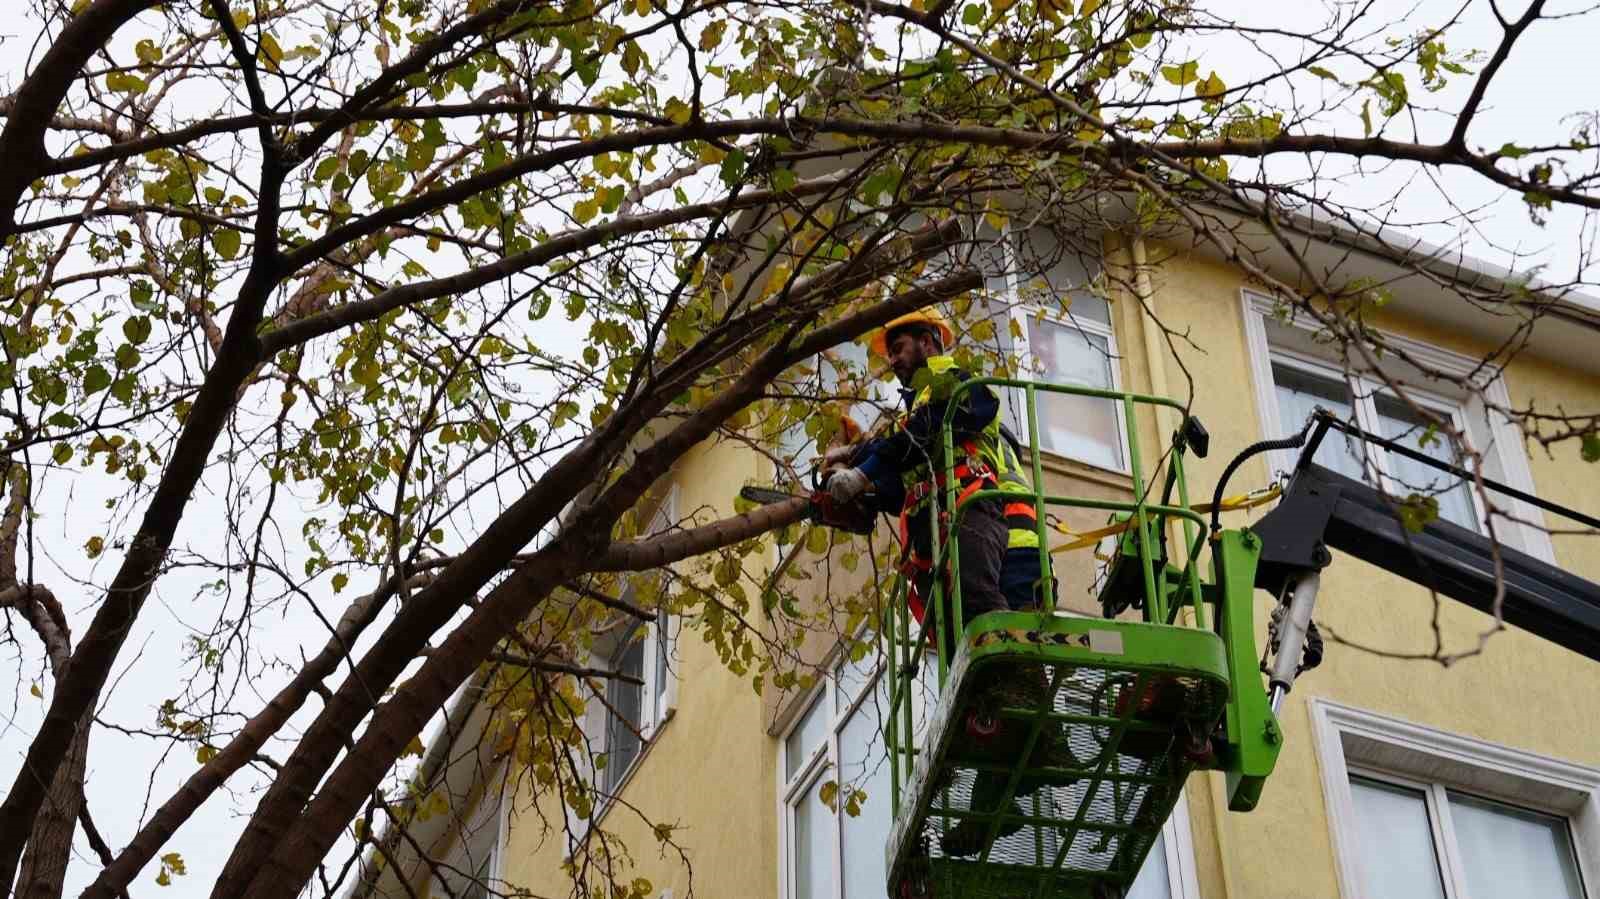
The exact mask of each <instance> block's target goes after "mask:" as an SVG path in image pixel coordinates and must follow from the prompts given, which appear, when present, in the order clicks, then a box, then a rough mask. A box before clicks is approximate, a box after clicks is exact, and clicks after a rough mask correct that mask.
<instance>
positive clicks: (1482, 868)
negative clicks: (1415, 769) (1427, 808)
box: [1449, 792, 1583, 899]
mask: <svg viewBox="0 0 1600 899" xmlns="http://www.w3.org/2000/svg"><path fill="white" fill-rule="evenodd" d="M1449 796H1450V820H1451V822H1452V823H1453V824H1454V825H1455V835H1456V844H1457V845H1458V846H1459V847H1460V848H1461V866H1462V867H1463V868H1464V869H1465V870H1466V877H1467V889H1468V891H1470V892H1471V893H1472V895H1473V896H1474V897H1477V896H1540V897H1544V899H1569V897H1570V899H1583V886H1582V884H1581V882H1580V881H1579V879H1578V865H1577V862H1576V860H1575V859H1574V858H1573V855H1572V838H1571V837H1570V836H1569V835H1568V833H1567V822H1566V821H1564V820H1562V819H1560V818H1557V817H1554V816H1551V815H1541V814H1539V813H1537V812H1530V811H1527V810H1525V809H1519V808H1515V807H1513V806H1509V805H1503V804H1501V803H1498V802H1492V801H1490V800H1488V799H1479V798H1478V797H1476V796H1467V795H1464V794H1461V793H1455V792H1452V793H1450V794H1449Z"/></svg>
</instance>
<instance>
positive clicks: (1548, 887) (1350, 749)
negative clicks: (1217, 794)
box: [1312, 699, 1600, 899]
mask: <svg viewBox="0 0 1600 899" xmlns="http://www.w3.org/2000/svg"><path fill="white" fill-rule="evenodd" d="M1312 720H1313V722H1314V723H1315V725H1316V748H1317V753H1318V755H1319V756H1320V757H1321V761H1322V769H1323V771H1322V776H1323V790H1324V793H1325V794H1326V797H1327V799H1328V808H1329V816H1330V823H1331V824H1332V825H1333V832H1334V837H1335V840H1334V845H1335V851H1336V855H1337V861H1338V868H1339V875H1340V880H1341V883H1342V886H1343V890H1342V892H1343V894H1344V896H1346V897H1361V899H1390V897H1405V899H1411V897H1419V899H1429V897H1433V899H1466V897H1475V899H1486V897H1487V899H1493V897H1499V896H1539V897H1549V899H1586V897H1592V896H1593V895H1594V894H1593V893H1592V886H1586V884H1592V883H1593V876H1594V873H1595V869H1594V867H1593V866H1594V864H1595V862H1596V861H1597V860H1600V859H1597V858H1596V855H1597V854H1600V821H1597V819H1600V771H1596V770H1594V769H1590V768H1583V767H1580V766H1577V765H1572V764H1569V763H1567V762H1562V761H1559V760H1556V759H1549V758H1545V757H1542V756H1536V755H1533V754H1531V753H1520V752H1517V751H1515V750H1512V749H1508V748H1506V747H1502V746H1497V745H1495V744H1492V743H1487V742H1484V741H1480V740H1475V739H1472V738H1469V737H1463V736H1459V735H1456V734H1448V733H1443V732H1440V731H1436V730H1433V729H1431V728H1426V727H1421V726H1419V725H1414V724H1410V723H1407V722H1403V721H1398V720H1396V719H1392V718H1388V717H1386V716H1381V715H1377V714H1374V713H1371V712H1365V711H1362V710H1359V709H1352V708H1348V707H1346V706H1341V705H1338V704H1336V703H1331V702H1328V701H1326V700H1321V699H1317V700H1313V701H1312ZM1586 855H1587V858H1586V857H1585V856H1586ZM1586 875H1587V878H1588V879H1587V880H1586Z"/></svg>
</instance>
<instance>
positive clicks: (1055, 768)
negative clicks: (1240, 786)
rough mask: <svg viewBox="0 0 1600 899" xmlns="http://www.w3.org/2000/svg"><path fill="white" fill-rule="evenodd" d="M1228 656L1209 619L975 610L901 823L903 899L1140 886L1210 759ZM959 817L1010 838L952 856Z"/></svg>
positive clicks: (894, 863) (893, 855) (895, 855)
mask: <svg viewBox="0 0 1600 899" xmlns="http://www.w3.org/2000/svg"><path fill="white" fill-rule="evenodd" d="M1227 664H1228V663H1227V653H1226V650H1225V648H1224V646H1223V643H1222V639H1221V638H1220V637H1218V636H1217V635H1216V634H1213V633H1211V632H1210V631H1204V630H1199V629H1196V628H1188V627H1168V626H1164V625H1151V624H1140V623H1134V622H1122V621H1104V620H1097V619H1092V618H1068V617H1061V616H1054V615H1051V616H1041V615H1038V614H1032V613H995V614H989V615H984V616H982V617H981V618H978V619H977V620H976V621H974V622H973V623H972V625H971V626H970V627H969V628H968V629H967V633H966V634H964V635H963V639H962V643H961V646H960V649H959V651H958V652H957V655H956V659H955V662H954V665H953V666H952V667H951V669H950V676H949V679H948V687H947V688H946V689H945V690H944V691H942V696H941V698H940V702H939V705H938V708H937V709H936V710H935V711H934V713H933V715H932V717H931V719H930V721H931V722H932V724H931V727H932V729H931V730H930V732H929V733H928V735H927V739H926V740H925V741H924V742H923V747H924V749H926V750H931V751H925V752H923V753H920V754H919V756H918V761H917V764H916V766H915V767H914V768H913V770H912V771H911V774H910V778H909V780H908V783H907V786H906V790H905V792H904V794H903V796H902V799H901V806H900V808H899V809H898V810H897V811H898V814H897V815H896V816H895V820H896V826H895V829H894V830H893V831H892V832H891V835H890V839H889V846H888V856H889V857H888V869H889V872H890V875H889V881H890V884H891V892H890V896H891V897H893V899H916V897H929V896H937V897H957V896H959V897H963V899H1013V897H1018V899H1020V897H1047V896H1057V895H1063V894H1068V893H1074V892H1077V893H1081V894H1083V895H1093V893H1092V892H1089V889H1088V888H1091V887H1093V886H1095V885H1107V886H1110V885H1115V886H1124V887H1125V886H1126V885H1128V884H1130V883H1132V882H1133V879H1134V877H1136V876H1137V875H1138V873H1139V868H1140V866H1141V865H1142V864H1143V862H1144V858H1145V855H1146V854H1147V853H1148V852H1149V851H1150V847H1151V846H1152V845H1153V844H1154V843H1155V840H1156V838H1157V837H1158V835H1159V834H1160V831H1161V827H1162V824H1163V823H1164V822H1165V821H1166V820H1167V817H1168V815H1169V814H1170V813H1171V811H1172V806H1173V804H1174V803H1176V802H1177V800H1178V794H1179V791H1180V790H1181V789H1182V786H1183V783H1184V780H1185V779H1186V778H1187V777H1188V775H1189V772H1190V771H1191V770H1193V768H1194V767H1195V766H1196V764H1197V763H1200V762H1202V761H1203V760H1204V759H1205V757H1206V754H1207V751H1208V749H1209V745H1210V744H1209V741H1208V737H1209V736H1210V734H1211V733H1212V732H1213V730H1214V729H1215V727H1216V725H1217V721H1218V719H1219V717H1220V716H1221V714H1222V710H1223V706H1224V703H1225V702H1226V701H1227V695H1228V674H1227V670H1228V669H1227ZM975 797H976V798H975ZM962 821H969V822H975V823H977V824H979V825H981V826H982V827H983V828H984V830H985V831H987V834H989V835H993V836H995V837H998V838H997V839H992V842H991V840H990V838H989V837H986V838H985V839H983V840H981V841H979V843H978V844H977V847H975V848H979V851H978V852H976V853H971V854H968V855H966V856H964V857H957V856H952V855H949V854H946V853H945V851H944V850H943V848H942V844H943V842H944V838H945V835H946V834H947V833H948V832H950V830H951V829H952V828H954V827H956V826H958V825H959V824H960V822H962ZM966 827H967V828H968V829H971V828H972V827H973V824H968V825H966ZM1001 834H1007V835H1003V836H1002V835H1001ZM984 845H987V848H981V847H982V846H984Z"/></svg>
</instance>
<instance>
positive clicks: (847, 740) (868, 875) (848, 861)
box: [839, 680, 894, 899]
mask: <svg viewBox="0 0 1600 899" xmlns="http://www.w3.org/2000/svg"><path fill="white" fill-rule="evenodd" d="M888 705H889V697H888V695H887V692H886V690H885V688H884V685H883V681H881V680H880V681H879V682H878V687H877V689H876V690H874V691H873V695H871V696H869V697H867V699H866V700H865V701H864V702H862V704H861V705H860V706H859V707H858V708H857V709H856V713H855V714H854V715H852V716H850V719H849V720H848V721H847V722H845V726H844V729H843V730H842V731H841V732H840V734H839V773H840V789H841V791H843V790H862V791H864V792H865V793H866V794H867V798H866V800H865V801H864V802H862V803H861V814H859V815H857V816H855V817H851V816H850V815H849V814H842V815H841V816H840V821H841V822H842V823H843V826H844V840H843V850H844V866H843V870H844V899H882V897H883V890H884V884H885V883H886V882H887V881H888V877H889V872H888V871H887V870H886V869H885V868H884V843H885V842H886V841H887V840H888V837H889V829H890V827H891V826H892V824H893V822H894V809H893V808H892V807H891V806H890V796H889V794H890V792H891V790H890V784H889V759H888V755H887V753H886V752H885V751H884V744H883V738H882V734H881V733H880V732H879V731H880V727H881V725H882V717H883V715H885V714H887V708H888Z"/></svg>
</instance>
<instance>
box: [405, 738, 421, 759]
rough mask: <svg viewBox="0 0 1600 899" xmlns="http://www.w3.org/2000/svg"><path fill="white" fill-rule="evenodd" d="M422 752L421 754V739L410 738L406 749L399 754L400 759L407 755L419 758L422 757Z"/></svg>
mask: <svg viewBox="0 0 1600 899" xmlns="http://www.w3.org/2000/svg"><path fill="white" fill-rule="evenodd" d="M422 752H423V746H422V738H421V737H412V738H411V742H410V743H407V744H406V748H405V749H404V750H402V751H401V752H400V757H401V758H405V757H406V756H408V755H415V756H419V757H420V756H421V755H422Z"/></svg>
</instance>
